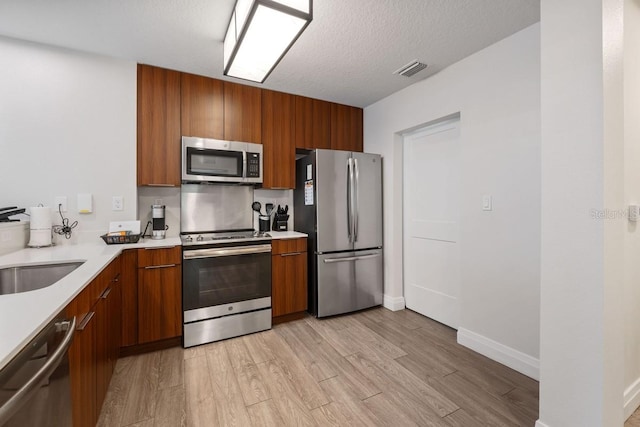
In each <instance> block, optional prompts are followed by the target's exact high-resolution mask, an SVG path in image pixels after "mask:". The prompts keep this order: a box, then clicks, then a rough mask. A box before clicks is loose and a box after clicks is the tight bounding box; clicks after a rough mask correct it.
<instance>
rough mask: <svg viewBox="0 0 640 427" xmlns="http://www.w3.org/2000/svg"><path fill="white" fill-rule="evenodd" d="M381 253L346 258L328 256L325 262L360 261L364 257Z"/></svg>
mask: <svg viewBox="0 0 640 427" xmlns="http://www.w3.org/2000/svg"><path fill="white" fill-rule="evenodd" d="M379 256H380V254H371V255H362V256H350V257H346V258H327V259H325V260H324V262H325V264H332V263H334V262H346V261H360V260H363V259H371V258H377V257H379Z"/></svg>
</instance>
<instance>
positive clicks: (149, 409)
mask: <svg viewBox="0 0 640 427" xmlns="http://www.w3.org/2000/svg"><path fill="white" fill-rule="evenodd" d="M159 365H160V352H159V351H155V352H153V353H147V354H141V355H140V356H137V357H135V358H134V361H133V365H132V366H131V371H130V375H129V378H128V380H129V381H130V382H131V388H130V389H129V393H128V396H127V402H126V404H125V408H124V413H123V415H122V420H121V423H122V425H125V426H126V425H129V424H133V423H137V422H140V421H144V420H147V419H149V418H153V417H154V415H155V411H156V393H157V391H158V375H159Z"/></svg>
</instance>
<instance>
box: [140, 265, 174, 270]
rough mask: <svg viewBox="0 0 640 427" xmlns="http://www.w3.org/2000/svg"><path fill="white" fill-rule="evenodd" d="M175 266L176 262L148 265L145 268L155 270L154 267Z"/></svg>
mask: <svg viewBox="0 0 640 427" xmlns="http://www.w3.org/2000/svg"><path fill="white" fill-rule="evenodd" d="M175 266H176V264H162V265H148V266H146V267H145V268H144V269H145V270H153V269H154V268H169V267H175Z"/></svg>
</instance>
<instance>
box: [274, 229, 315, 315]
mask: <svg viewBox="0 0 640 427" xmlns="http://www.w3.org/2000/svg"><path fill="white" fill-rule="evenodd" d="M273 244H274V245H273V248H274V252H273V254H274V255H273V256H272V257H271V284H272V289H271V293H272V295H271V301H272V302H271V309H272V315H273V317H278V316H284V315H287V314H292V313H299V312H302V311H305V310H306V309H307V252H306V247H307V239H290V240H274V241H273Z"/></svg>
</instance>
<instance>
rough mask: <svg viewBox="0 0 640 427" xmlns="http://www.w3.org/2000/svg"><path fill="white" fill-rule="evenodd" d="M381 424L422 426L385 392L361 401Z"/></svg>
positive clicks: (405, 426)
mask: <svg viewBox="0 0 640 427" xmlns="http://www.w3.org/2000/svg"><path fill="white" fill-rule="evenodd" d="M362 402H363V403H364V404H365V406H366V407H367V408H368V409H369V411H371V413H372V414H374V415H375V416H376V418H377V419H379V420H380V424H379V425H383V426H402V427H409V426H422V425H423V424H418V423H417V422H415V421H414V420H412V419H411V418H409V416H408V414H407V413H406V411H404V409H402V408H398V406H397V405H396V403H395V402H392V401H391V400H389V398H388V396H387V395H386V394H385V393H379V394H376V395H375V396H372V397H369V398H367V399H365V400H363V401H362Z"/></svg>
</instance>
